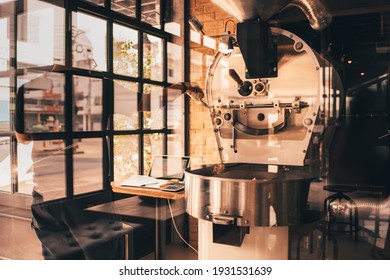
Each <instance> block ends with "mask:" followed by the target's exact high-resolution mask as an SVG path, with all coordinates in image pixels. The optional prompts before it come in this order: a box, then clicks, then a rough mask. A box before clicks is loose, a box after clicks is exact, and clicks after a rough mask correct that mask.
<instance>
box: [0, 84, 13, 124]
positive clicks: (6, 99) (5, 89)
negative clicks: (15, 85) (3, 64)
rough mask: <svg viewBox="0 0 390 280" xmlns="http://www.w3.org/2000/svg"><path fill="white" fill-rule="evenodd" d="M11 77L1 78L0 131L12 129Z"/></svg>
mask: <svg viewBox="0 0 390 280" xmlns="http://www.w3.org/2000/svg"><path fill="white" fill-rule="evenodd" d="M10 91H11V87H10V79H9V78H0V131H10Z"/></svg>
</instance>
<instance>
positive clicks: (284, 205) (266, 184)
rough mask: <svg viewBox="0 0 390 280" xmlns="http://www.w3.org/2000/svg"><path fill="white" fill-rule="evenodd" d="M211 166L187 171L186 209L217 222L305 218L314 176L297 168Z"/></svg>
mask: <svg viewBox="0 0 390 280" xmlns="http://www.w3.org/2000/svg"><path fill="white" fill-rule="evenodd" d="M220 168H221V166H220V165H211V166H207V167H204V168H198V169H191V168H189V169H187V170H186V171H185V172H186V177H185V178H186V184H185V185H186V205H187V212H188V213H189V214H190V215H191V216H193V217H195V218H198V219H203V220H208V221H210V222H213V223H214V224H221V225H237V226H244V227H249V226H267V227H269V226H290V225H296V224H299V223H300V222H301V221H302V220H304V219H303V217H302V216H303V215H304V210H305V208H306V204H307V197H308V193H309V185H310V181H311V180H312V179H313V177H312V176H311V175H310V174H308V173H305V172H302V171H301V170H297V168H289V169H285V170H283V171H281V172H280V173H276V174H275V173H268V172H267V170H266V168H265V166H264V165H258V164H227V165H224V166H223V170H218V169H220Z"/></svg>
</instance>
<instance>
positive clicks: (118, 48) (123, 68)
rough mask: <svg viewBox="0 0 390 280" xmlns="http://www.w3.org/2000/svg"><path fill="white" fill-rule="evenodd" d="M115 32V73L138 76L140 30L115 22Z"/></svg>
mask: <svg viewBox="0 0 390 280" xmlns="http://www.w3.org/2000/svg"><path fill="white" fill-rule="evenodd" d="M113 32H114V42H113V50H114V53H113V57H114V61H113V67H114V73H116V74H121V75H126V76H132V77H136V76H138V49H137V46H138V31H136V30H133V29H131V28H127V27H124V26H121V25H118V24H114V26H113Z"/></svg>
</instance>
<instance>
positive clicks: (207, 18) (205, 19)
mask: <svg viewBox="0 0 390 280" xmlns="http://www.w3.org/2000/svg"><path fill="white" fill-rule="evenodd" d="M196 17H197V18H198V20H199V21H200V22H202V23H203V24H204V23H205V22H209V21H214V20H215V13H207V14H202V15H197V16H196Z"/></svg>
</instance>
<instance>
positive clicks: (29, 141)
mask: <svg viewBox="0 0 390 280" xmlns="http://www.w3.org/2000/svg"><path fill="white" fill-rule="evenodd" d="M48 80H49V79H48V78H44V77H39V78H36V79H34V80H31V81H29V82H27V83H25V84H23V85H22V86H20V87H19V89H18V91H17V95H16V101H15V103H16V107H15V115H14V131H15V135H16V138H17V140H18V143H20V144H22V145H24V146H28V147H29V148H28V149H27V150H28V151H32V145H33V143H34V141H33V140H34V133H26V131H27V130H26V128H25V110H24V104H25V98H24V96H25V94H28V93H29V92H30V91H32V90H41V91H45V90H50V89H49V88H47V85H48V84H50V80H49V83H48ZM23 156H28V155H23ZM31 156H32V162H33V163H34V160H35V161H36V158H34V153H31ZM33 168H34V164H33ZM36 170H37V169H36ZM36 170H34V171H36ZM35 175H37V174H35ZM45 192H50V189H48V188H47V187H45V188H41V186H39V184H35V185H34V187H33V190H32V205H31V211H32V228H33V229H34V230H35V232H36V235H37V237H38V239H39V240H40V241H41V244H42V255H43V258H44V259H72V260H83V259H123V256H124V246H123V244H124V239H123V235H120V234H118V235H108V234H107V231H108V230H111V231H112V229H113V228H114V229H115V230H116V231H117V232H116V233H119V231H120V230H121V225H122V223H121V222H120V221H118V220H107V219H98V218H96V217H94V218H89V216H88V215H84V214H85V212H83V208H82V205H80V204H79V203H78V202H77V201H76V200H75V199H73V198H63V199H54V200H53V199H50V198H48V197H47V195H46V193H45Z"/></svg>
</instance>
